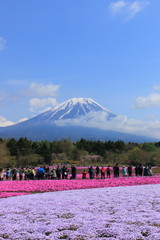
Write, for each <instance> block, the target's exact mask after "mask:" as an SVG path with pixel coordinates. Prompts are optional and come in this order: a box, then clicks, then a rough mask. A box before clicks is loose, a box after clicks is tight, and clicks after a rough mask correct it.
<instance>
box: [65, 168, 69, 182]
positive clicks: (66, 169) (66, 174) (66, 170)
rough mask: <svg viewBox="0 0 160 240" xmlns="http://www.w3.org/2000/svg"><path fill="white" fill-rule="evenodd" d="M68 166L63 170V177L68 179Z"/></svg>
mask: <svg viewBox="0 0 160 240" xmlns="http://www.w3.org/2000/svg"><path fill="white" fill-rule="evenodd" d="M68 172H69V171H68V168H67V167H65V170H64V179H68Z"/></svg>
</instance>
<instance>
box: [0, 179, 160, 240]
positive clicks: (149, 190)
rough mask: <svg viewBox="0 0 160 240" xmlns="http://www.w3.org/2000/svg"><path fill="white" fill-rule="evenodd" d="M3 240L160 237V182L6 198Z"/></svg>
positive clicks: (146, 239)
mask: <svg viewBox="0 0 160 240" xmlns="http://www.w3.org/2000/svg"><path fill="white" fill-rule="evenodd" d="M0 206H1V207H0V216H1V222H0V223H1V224H0V226H1V227H0V239H1V240H4V239H9V240H59V239H66V240H107V239H108V240H160V184H152V185H141V186H128V187H117V188H112V187H111V188H109V187H108V188H94V189H87V190H74V191H59V192H46V193H41V194H40V193H38V194H31V195H26V196H17V197H12V198H6V199H4V198H1V199H0Z"/></svg>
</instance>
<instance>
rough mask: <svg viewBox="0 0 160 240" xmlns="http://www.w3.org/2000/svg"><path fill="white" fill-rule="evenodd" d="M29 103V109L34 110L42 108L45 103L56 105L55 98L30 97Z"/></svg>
mask: <svg viewBox="0 0 160 240" xmlns="http://www.w3.org/2000/svg"><path fill="white" fill-rule="evenodd" d="M29 104H30V106H31V107H30V111H31V112H34V111H37V109H40V108H43V107H45V106H47V105H50V106H52V107H53V106H55V105H57V100H56V99H55V98H32V99H30V101H29Z"/></svg>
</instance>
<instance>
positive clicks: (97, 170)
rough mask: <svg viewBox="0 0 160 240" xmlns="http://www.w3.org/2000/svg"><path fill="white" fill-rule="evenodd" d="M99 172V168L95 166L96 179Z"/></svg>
mask: <svg viewBox="0 0 160 240" xmlns="http://www.w3.org/2000/svg"><path fill="white" fill-rule="evenodd" d="M99 171H100V170H99V167H98V166H97V167H96V178H99Z"/></svg>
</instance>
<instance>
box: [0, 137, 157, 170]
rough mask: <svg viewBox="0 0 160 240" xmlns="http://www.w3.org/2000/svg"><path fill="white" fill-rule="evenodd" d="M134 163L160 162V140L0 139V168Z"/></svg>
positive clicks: (148, 163)
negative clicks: (146, 141) (126, 141)
mask: <svg viewBox="0 0 160 240" xmlns="http://www.w3.org/2000/svg"><path fill="white" fill-rule="evenodd" d="M116 163H118V164H120V165H122V164H123V165H128V164H131V165H133V166H135V165H138V164H143V165H151V166H158V165H160V142H156V143H134V142H128V143H125V142H123V141H121V140H119V141H115V142H113V141H107V142H102V141H100V140H97V141H92V140H86V139H83V138H82V139H80V140H79V141H77V142H72V141H71V140H70V139H61V140H54V141H52V142H51V141H47V140H46V141H31V140H28V139H27V138H20V139H18V140H16V139H14V138H10V139H2V138H0V167H13V166H15V167H26V166H40V165H41V164H48V165H52V164H75V165H77V166H78V165H79V166H86V165H100V166H101V165H111V166H113V165H114V164H116Z"/></svg>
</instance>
